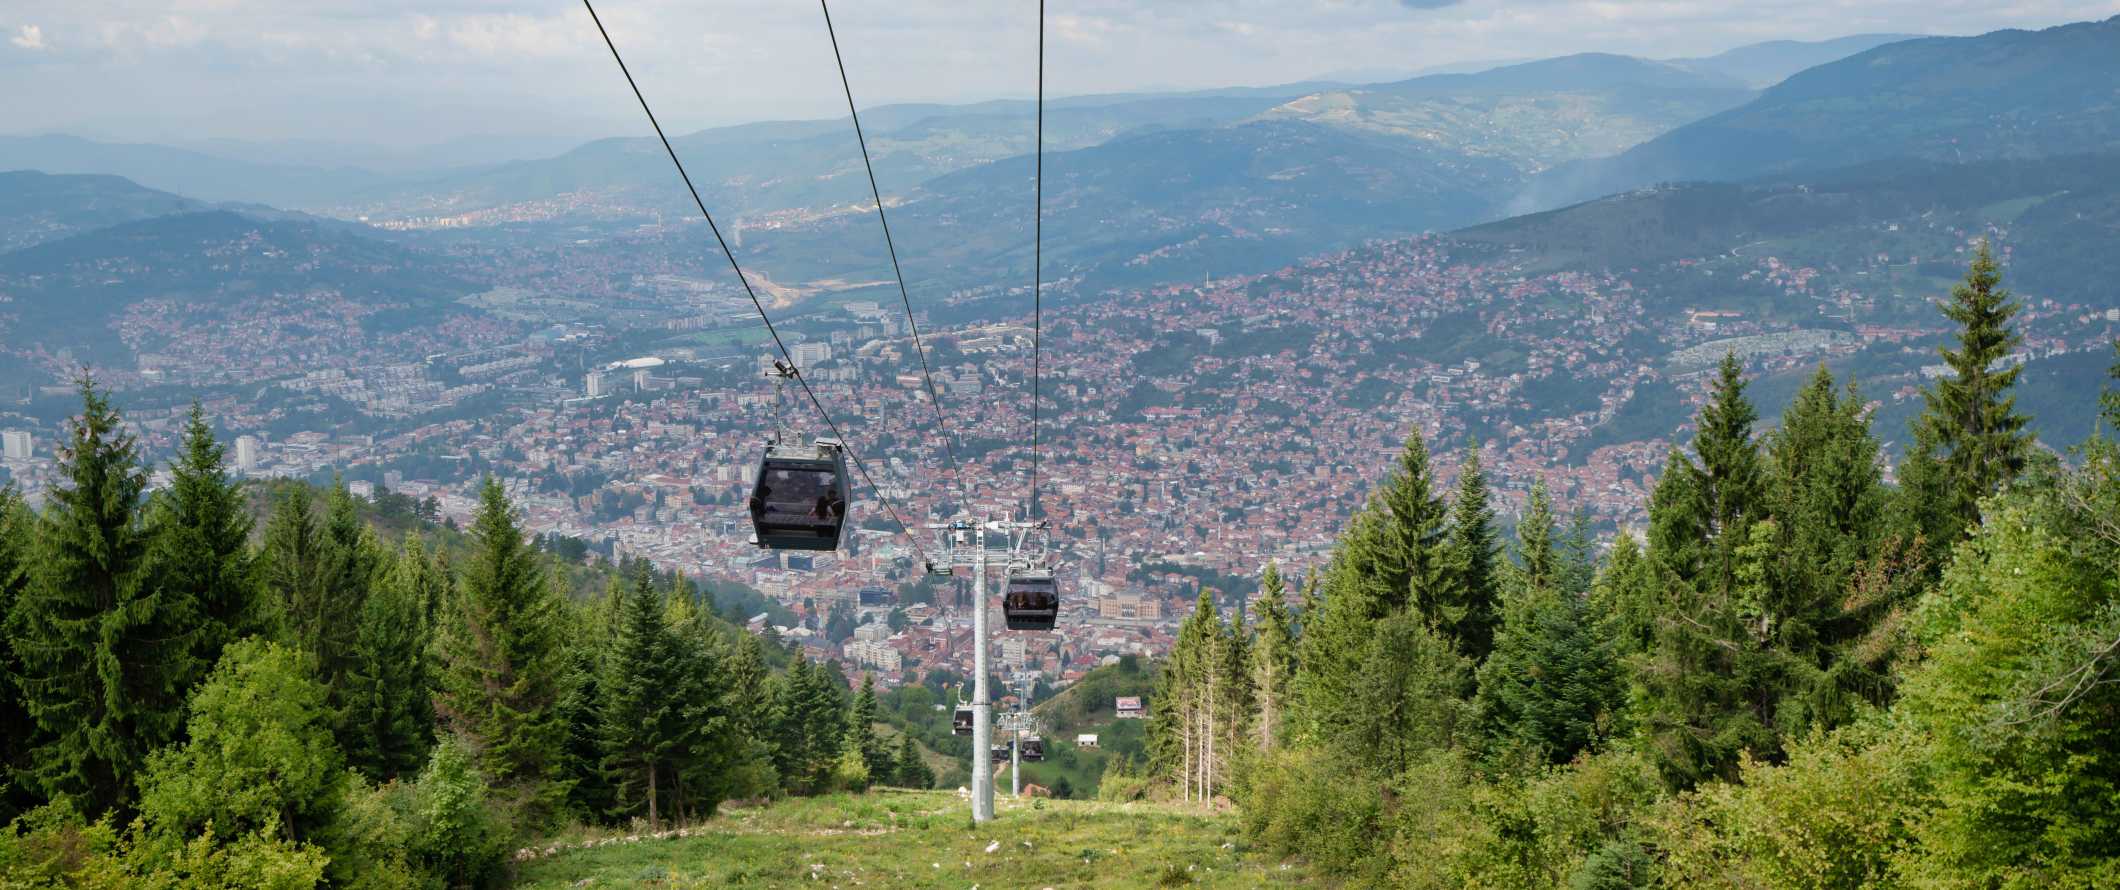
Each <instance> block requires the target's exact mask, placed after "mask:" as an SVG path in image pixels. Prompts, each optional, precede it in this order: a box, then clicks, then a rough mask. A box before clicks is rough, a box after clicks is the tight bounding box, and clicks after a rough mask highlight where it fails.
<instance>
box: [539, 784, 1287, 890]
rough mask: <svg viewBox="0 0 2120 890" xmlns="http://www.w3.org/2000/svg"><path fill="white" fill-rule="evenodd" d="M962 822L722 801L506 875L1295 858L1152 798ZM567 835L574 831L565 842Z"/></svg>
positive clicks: (1020, 871)
mask: <svg viewBox="0 0 2120 890" xmlns="http://www.w3.org/2000/svg"><path fill="white" fill-rule="evenodd" d="M995 809H996V814H995V819H994V821H993V822H991V823H988V824H987V825H984V826H980V827H978V828H976V829H975V828H973V826H972V821H971V816H970V812H969V809H968V807H967V804H966V802H965V800H964V799H963V798H961V797H959V796H958V795H957V794H956V793H955V792H948V791H923V792H912V791H875V792H871V793H868V794H862V795H831V796H826V797H817V798H806V799H797V800H787V801H781V802H778V803H774V804H771V805H768V806H763V807H744V808H737V809H727V810H725V811H724V812H723V813H722V814H721V815H719V816H716V817H715V818H714V819H712V820H710V821H708V822H707V823H705V824H704V825H700V826H694V827H692V828H690V829H688V830H687V832H686V833H687V834H688V835H689V836H688V837H670V838H664V839H656V838H647V837H641V838H639V839H637V840H627V839H624V838H619V839H613V840H610V841H609V842H608V843H603V844H601V845H595V846H591V847H589V848H587V849H571V850H562V851H560V852H558V853H554V854H551V855H548V856H543V857H541V858H538V859H535V860H532V861H528V862H524V863H522V864H521V865H520V871H519V873H518V881H517V886H519V887H531V888H576V887H723V886H745V887H784V886H804V887H842V888H845V887H953V888H969V887H974V886H977V887H985V888H1002V887H1010V888H1014V887H1030V888H1042V887H1053V888H1060V887H1178V886H1200V887H1257V886H1294V885H1301V884H1306V883H1308V881H1307V880H1306V875H1305V873H1304V871H1303V869H1302V868H1301V867H1300V866H1294V865H1288V866H1284V865H1283V864H1281V863H1278V862H1273V861H1268V860H1265V859H1263V858H1260V857H1255V856H1249V855H1246V853H1245V850H1244V845H1243V843H1242V839H1241V837H1240V836H1239V833H1238V830H1237V825H1236V820H1235V818H1234V817H1232V816H1228V815H1213V814H1207V813H1202V812H1198V811H1193V810H1187V809H1180V808H1174V807H1167V806H1161V805H1154V804H1141V803H1136V804H1112V803H1100V802H1094V801H1064V800H1062V801H1054V800H1042V801H1015V800H1010V799H1008V798H1007V797H1006V796H1003V797H1001V798H998V799H997V800H996V802H995ZM577 843H579V840H577Z"/></svg>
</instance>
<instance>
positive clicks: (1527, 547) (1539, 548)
mask: <svg viewBox="0 0 2120 890" xmlns="http://www.w3.org/2000/svg"><path fill="white" fill-rule="evenodd" d="M1516 559H1517V562H1518V563H1519V564H1520V565H1521V566H1522V567H1523V578H1522V583H1523V585H1524V587H1525V588H1526V589H1539V590H1556V589H1558V588H1559V586H1560V575H1561V553H1560V549H1559V548H1558V547H1556V546H1554V529H1553V501H1552V500H1551V499H1550V498H1548V497H1547V496H1546V481H1545V480H1543V479H1539V480H1535V481H1533V482H1532V483H1531V498H1530V500H1529V501H1527V502H1526V504H1525V506H1524V518H1523V519H1521V520H1518V521H1517V524H1516Z"/></svg>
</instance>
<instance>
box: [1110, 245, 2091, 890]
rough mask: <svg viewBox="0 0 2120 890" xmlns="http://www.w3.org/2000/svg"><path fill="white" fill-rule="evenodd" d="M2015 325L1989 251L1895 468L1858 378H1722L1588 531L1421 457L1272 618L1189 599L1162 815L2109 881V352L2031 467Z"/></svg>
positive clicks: (1458, 865)
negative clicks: (1619, 514) (1680, 442)
mask: <svg viewBox="0 0 2120 890" xmlns="http://www.w3.org/2000/svg"><path fill="white" fill-rule="evenodd" d="M2017 308H2018V307H2017V305H2016V303H2015V302H2013V300H2012V299H2011V298H2010V296H2009V294H2008V292H2007V291H2006V290H2004V289H2003V288H2002V287H2001V280H2000V270H1999V269H1998V268H1997V267H1996V265H1995V263H1994V262H1993V260H1992V258H1991V257H1990V256H1989V254H1988V252H1987V251H1986V249H1985V248H1984V247H1983V249H1982V250H1981V251H1980V252H1979V253H1978V255H1977V257H1976V259H1975V260H1974V261H1973V263H1972V265H1971V268H1970V270H1969V271H1968V272H1967V274H1966V277H1965V280H1964V281H1963V282H1962V283H1961V284H1960V285H1959V286H1958V288H1957V289H1956V290H1955V291H1954V293H1953V295H1952V299H1951V300H1950V301H1949V302H1948V303H1947V304H1946V305H1945V306H1944V314H1945V315H1946V317H1947V318H1948V319H1949V320H1950V321H1951V322H1952V323H1953V324H1954V325H1955V326H1956V327H1957V329H1958V333H1957V336H1956V338H1955V340H1954V341H1953V342H1952V343H1951V345H1949V346H1948V347H1946V349H1945V350H1944V355H1943V359H1944V361H1945V363H1946V365H1947V366H1948V368H1949V372H1948V374H1946V375H1945V376H1943V377H1941V378H1939V379H1937V380H1935V381H1934V382H1933V383H1932V384H1931V385H1930V387H1929V388H1928V390H1927V392H1926V393H1925V404H1926V406H1927V407H1926V410H1925V411H1924V412H1923V413H1922V415H1921V416H1920V417H1919V418H1918V419H1917V420H1916V421H1915V422H1914V424H1913V429H1912V430H1910V431H1909V433H1910V435H1911V438H1912V439H1913V441H1914V443H1915V444H1914V446H1913V447H1912V448H1911V449H1910V453H1909V454H1908V456H1907V457H1906V458H1905V459H1904V460H1902V461H1900V462H1899V463H1898V465H1897V467H1896V468H1895V470H1894V472H1893V473H1892V474H1891V475H1890V476H1889V477H1888V475H1887V474H1886V472H1885V466H1884V463H1883V461H1882V460H1881V459H1880V447H1879V442H1878V437H1879V436H1880V435H1883V434H1884V433H1883V432H1881V431H1877V430H1873V429H1872V418H1871V415H1870V413H1869V409H1868V407H1867V401H1866V398H1865V396H1864V395H1863V393H1862V391H1861V390H1860V389H1859V387H1858V385H1857V382H1855V381H1841V380H1836V379H1834V378H1833V376H1832V375H1831V374H1829V373H1828V372H1827V371H1826V370H1825V369H1824V368H1820V369H1819V371H1818V372H1817V373H1816V374H1815V376H1814V377H1813V378H1812V379H1811V381H1810V383H1809V384H1808V385H1807V386H1805V387H1804V388H1803V389H1802V390H1801V391H1800V392H1798V393H1797V394H1796V395H1795V396H1794V398H1793V399H1792V400H1791V402H1790V404H1789V405H1788V406H1787V407H1786V409H1784V410H1783V411H1782V413H1781V421H1780V424H1779V426H1778V427H1776V428H1773V429H1762V428H1760V427H1759V424H1758V422H1757V421H1758V418H1759V415H1760V409H1759V406H1756V405H1755V404H1754V403H1753V401H1752V399H1751V397H1750V396H1748V394H1747V381H1746V380H1745V378H1744V375H1743V373H1742V372H1741V370H1740V366H1739V365H1738V364H1737V363H1736V362H1735V361H1731V360H1725V361H1724V362H1723V364H1722V366H1721V368H1720V370H1719V372H1718V373H1717V374H1715V375H1714V377H1713V381H1712V392H1711V394H1710V398H1709V400H1708V402H1707V404H1706V405H1705V406H1704V407H1702V408H1701V409H1700V412H1699V414H1698V416H1697V417H1696V418H1695V435H1694V438H1693V441H1692V443H1691V445H1690V447H1687V448H1685V449H1682V450H1675V451H1673V452H1672V453H1671V455H1670V457H1669V459H1668V462H1667V464H1666V466H1665V469H1664V471H1663V473H1662V474H1661V476H1660V478H1659V479H1658V480H1657V484H1656V486H1655V490H1654V495H1653V497H1652V499H1651V502H1650V505H1649V519H1648V525H1647V528H1646V530H1645V532H1637V531H1634V530H1623V531H1622V533H1621V534H1620V535H1619V536H1618V537H1617V538H1616V539H1615V540H1614V541H1613V542H1612V543H1611V545H1610V546H1609V547H1602V546H1600V545H1599V544H1597V543H1596V542H1594V541H1593V539H1592V538H1591V536H1590V535H1589V534H1588V532H1587V530H1586V529H1585V527H1584V526H1583V525H1582V524H1581V523H1579V522H1571V521H1570V520H1569V519H1568V518H1567V511H1566V509H1565V508H1564V507H1563V506H1562V505H1558V504H1555V503H1554V502H1553V501H1552V499H1550V498H1549V497H1547V495H1546V493H1545V491H1544V490H1543V489H1542V488H1540V489H1535V490H1534V491H1533V492H1532V494H1531V498H1530V501H1529V506H1528V508H1527V509H1526V510H1525V512H1524V514H1523V515H1522V516H1520V517H1518V518H1517V519H1516V522H1515V523H1514V525H1515V532H1514V541H1511V542H1506V543H1505V542H1503V541H1501V540H1500V537H1501V531H1500V528H1499V520H1498V517H1497V516H1496V515H1495V513H1494V510H1493V509H1492V508H1491V507H1490V506H1489V503H1490V502H1489V493H1488V489H1487V484H1486V481H1485V479H1484V477H1483V474H1482V473H1481V470H1480V467H1479V465H1478V463H1477V459H1476V456H1475V455H1476V452H1470V453H1468V455H1467V457H1466V458H1465V459H1464V461H1463V463H1462V464H1461V466H1460V468H1459V473H1458V475H1457V481H1456V484H1455V490H1454V491H1453V492H1451V493H1448V494H1446V493H1444V492H1442V491H1439V490H1437V488H1436V484H1435V482H1434V481H1433V476H1434V474H1433V472H1432V469H1431V455H1430V452H1429V449H1428V446H1427V443H1425V442H1424V441H1422V439H1421V437H1420V436H1419V435H1415V436H1413V437H1412V438H1411V439H1409V440H1408V442H1407V445H1406V449H1405V452H1404V454H1403V455H1402V457H1401V459H1400V461H1399V464H1398V466H1397V468H1396V471H1395V472H1394V473H1392V475H1391V477H1390V478H1389V479H1387V480H1386V481H1385V482H1384V483H1383V485H1382V486H1381V487H1380V488H1379V489H1378V490H1377V491H1376V492H1374V493H1373V494H1372V496H1371V498H1370V500H1369V503H1368V505H1367V506H1366V507H1364V508H1363V509H1362V510H1361V511H1359V512H1358V513H1357V514H1356V515H1355V516H1354V518H1353V519H1352V520H1351V521H1350V523H1349V525H1348V526H1347V528H1346V531H1345V533H1344V535H1343V536H1342V538H1341V539H1340V542H1339V545H1338V549H1337V551H1336V553H1335V554H1334V556H1333V558H1332V560H1331V562H1330V563H1329V564H1328V565H1327V566H1325V567H1324V568H1323V569H1322V570H1321V571H1319V572H1317V573H1314V574H1313V575H1312V576H1311V577H1307V578H1305V579H1303V582H1302V584H1301V588H1300V590H1301V592H1300V595H1299V596H1298V597H1296V602H1295V603H1294V604H1291V603H1289V602H1288V596H1287V592H1286V589H1285V587H1284V585H1283V582H1282V579H1281V578H1280V577H1279V573H1278V572H1277V571H1276V569H1275V567H1273V566H1267V567H1266V589H1265V592H1264V595H1263V596H1262V598H1261V599H1260V600H1259V601H1258V603H1257V606H1256V611H1255V613H1254V614H1251V615H1247V614H1245V612H1244V611H1243V610H1238V611H1236V612H1234V613H1233V614H1230V615H1228V616H1227V617H1225V616H1224V615H1222V614H1221V613H1220V612H1219V611H1218V609H1217V608H1216V600H1215V598H1214V597H1212V596H1211V595H1209V594H1207V593H1204V592H1203V594H1202V596H1201V598H1200V601H1199V604H1198V607H1197V609H1196V611H1195V612H1194V614H1193V616H1192V617H1191V618H1190V619H1188V620H1187V621H1186V623H1185V626H1184V629H1183V631H1182V632H1181V634H1180V636H1179V639H1178V642H1177V645H1176V648H1175V649H1174V651H1173V652H1172V653H1171V655H1170V657H1169V659H1168V661H1167V662H1166V664H1165V665H1164V666H1163V668H1162V671H1161V673H1160V681H1159V683H1158V686H1157V691H1156V694H1155V698H1154V700H1153V701H1152V703H1151V710H1152V713H1153V722H1152V725H1151V735H1150V749H1151V751H1152V752H1153V754H1154V762H1153V764H1152V766H1153V770H1154V772H1153V773H1152V775H1151V777H1150V779H1151V785H1150V787H1149V789H1148V791H1147V793H1149V794H1150V795H1160V796H1164V797H1168V798H1171V799H1176V800H1193V801H1213V800H1218V799H1221V798H1223V797H1227V798H1229V799H1231V800H1233V801H1234V803H1235V805H1236V806H1237V807H1238V808H1239V810H1240V812H1241V814H1242V818H1243V821H1244V823H1245V825H1246V828H1247V835H1248V837H1249V839H1250V841H1251V842H1252V843H1254V844H1255V845H1257V846H1258V847H1259V848H1260V849H1262V850H1263V851H1265V852H1267V853H1269V854H1271V855H1276V856H1293V857H1299V858H1301V859H1304V860H1307V861H1308V862H1309V863H1310V864H1311V865H1313V866H1315V867H1317V868H1319V869H1321V870H1324V871H1328V872H1337V873H1340V874H1343V875H1345V876H1347V877H1349V878H1350V879H1351V880H1353V881H1354V882H1355V883H1358V884H1362V885H1371V884H1381V883H1390V884H1393V885H1398V886H1412V887H1466V886H1487V887H1571V888H1608V887H1610V888H1617V887H1641V886H1672V887H1697V886H1713V887H1887V886H1891V887H1899V886H1927V887H2104V886H2112V885H2114V883H2115V882H2116V881H2120V830H2116V828H2115V826H2120V684H2116V683H2115V682H2114V680H2113V677H2114V672H2115V669H2116V668H2120V526H2116V525H2115V522H2114V517H2115V516H2120V443H2116V442H2115V441H2114V439H2113V438H2112V435H2113V431H2114V430H2115V429H2116V428H2120V427H2116V425H2120V388H2116V387H2115V384H2120V364H2116V365H2115V366H2114V367H2113V369H2112V372H2111V373H2112V377H2113V378H2114V379H2112V380H2109V381H2108V388H2107V389H2106V390H2105V394H2104V396H2103V397H2102V398H2101V399H2099V400H2097V402H2096V403H2092V402H2089V401H2087V402H2086V403H2084V404H2082V405H2079V406H2076V408H2075V410H2079V411H2083V412H2086V413H2098V414H2101V415H2102V420H2101V424H2100V428H2101V430H2102V432H2101V433H2100V434H2099V435H2098V436H2096V437H2094V438H2093V439H2092V440H2091V441H2090V442H2089V443H2088V444H2086V445H2084V446H2082V447H2081V448H2079V449H2075V450H2073V451H2071V452H2070V453H2068V454H2065V455H2064V454H2056V453H2054V452H2052V451H2050V450H2047V449H2045V448H2044V447H2042V446H2041V445H2040V444H2039V443H2037V442H2036V441H2034V440H2033V438H2032V436H2031V435H2030V434H2029V433H2028V432H2027V431H2026V426H2025V424H2026V418H2025V416H2024V414H2023V412H2022V410H2021V409H2020V408H2019V407H2018V406H2017V405H2016V401H2015V397H2014V395H2013V390H2014V388H2015V386H2016V385H2017V377H2018V375H2019V373H2020V371H2021V369H2019V368H2010V367H2006V366H2005V364H2004V363H2002V362H2000V361H1998V360H1999V359H2000V358H2001V357H2002V356H2003V355H2004V354H2006V353H2007V352H2008V351H2009V350H2010V349H2012V348H2013V346H2014V344H2015V343H2016V342H2017V337H2016V335H2015V333H2014V332H2013V331H2012V327H2011V318H2012V316H2013V315H2014V314H2015V313H2016V312H2017ZM2116 351H2120V348H2116Z"/></svg>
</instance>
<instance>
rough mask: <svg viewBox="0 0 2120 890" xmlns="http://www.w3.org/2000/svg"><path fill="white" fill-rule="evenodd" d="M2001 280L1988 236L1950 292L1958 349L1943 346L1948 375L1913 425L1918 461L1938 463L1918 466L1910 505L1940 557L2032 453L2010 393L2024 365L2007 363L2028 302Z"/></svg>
mask: <svg viewBox="0 0 2120 890" xmlns="http://www.w3.org/2000/svg"><path fill="white" fill-rule="evenodd" d="M2001 283H2002V274H2001V272H2000V271H1999V269H1998V268H1997V266H1996V265H1995V257H1994V254H1993V253H1992V252H1991V251H1990V249H1989V247H1988V243H1987V242H1986V241H1985V240H1983V241H1981V242H1980V246H1979V247H1978V248H1977V249H1976V251H1975V252H1974V254H1973V262H1972V264H1971V266H1969V267H1968V268H1967V270H1966V275H1965V280H1964V281H1963V282H1960V283H1959V284H1958V285H1957V286H1956V287H1953V288H1952V289H1951V302H1950V304H1949V305H1946V306H1944V307H1943V314H1944V316H1945V317H1947V318H1949V319H1950V320H1951V321H1953V322H1956V323H1957V324H1958V348H1956V349H1951V348H1949V347H1945V348H1943V349H1941V350H1940V351H1941V353H1942V355H1943V361H1944V364H1945V365H1946V366H1948V367H1949V368H1950V375H1949V376H1947V377H1944V378H1943V379H1941V380H1938V381H1936V383H1935V385H1933V386H1931V387H1929V388H1928V389H1927V390H1926V391H1924V392H1923V393H1922V400H1923V403H1924V408H1923V411H1922V414H1921V417H1920V419H1919V420H1917V421H1916V422H1915V423H1916V430H1915V432H1916V435H1915V452H1916V454H1918V455H1919V457H1918V458H1915V460H1916V461H1917V462H1920V463H1931V462H1932V463H1933V464H1934V467H1933V469H1931V468H1929V467H1926V466H1924V467H1920V468H1918V469H1916V470H1915V471H1914V473H1913V475H1914V477H1915V479H1914V481H1915V482H1918V483H1920V484H1919V486H1918V487H1916V486H1909V487H1908V492H1909V495H1910V496H1911V497H1913V498H1914V499H1915V505H1914V506H1912V507H1911V508H1910V509H1911V511H1912V512H1913V514H1914V515H1915V516H1917V517H1919V518H1920V519H1922V520H1923V521H1926V522H1929V523H1933V525H1932V526H1930V527H1926V528H1923V529H1922V532H1923V533H1924V535H1925V537H1927V538H1928V539H1929V541H1930V542H1931V544H1932V546H1934V547H1936V548H1937V549H1936V550H1935V551H1933V552H1934V554H1935V555H1938V556H1940V555H1941V554H1942V553H1945V552H1947V551H1948V548H1949V546H1950V545H1951V544H1953V543H1955V542H1956V541H1957V540H1958V539H1959V538H1960V537H1962V536H1963V535H1964V534H1965V530H1966V529H1967V528H1968V527H1969V526H1971V525H1972V524H1973V523H1974V522H1977V521H1978V520H1979V517H1980V499H1981V498H1984V497H1987V496H1988V495H1990V494H1994V493H1995V492H1996V491H1997V490H1999V489H2000V488H2001V487H2002V486H2004V485H2006V484H2008V483H2009V482H2010V481H2011V480H2013V479H2015V478H2016V477H2017V475H2018V474H2019V473H2022V472H2023V471H2024V467H2025V461H2026V460H2027V459H2028V458H2029V457H2030V456H2031V450H2032V435H2031V433H2029V432H2028V431H2026V429H2025V424H2026V423H2027V422H2028V421H2029V418H2028V417H2026V416H2025V415H2023V414H2020V413H2018V412H2017V397H2016V396H2015V395H2012V394H2011V392H2010V391H2011V390H2012V389H2013V388H2015V387H2016V385H2017V378H2018V376H2019V375H2021V374H2023V372H2024V369H2023V368H2022V367H2021V366H2011V367H2006V368H2005V367H2001V365H2002V364H2003V363H2004V361H2005V359H2006V358H2007V357H2008V356H2009V352H2010V350H2011V349H2013V348H2015V347H2016V346H2017V345H2018V344H2019V343H2021V342H2023V338H2022V337H2021V336H2019V335H2018V334H2017V332H2016V331H2015V330H2014V329H2012V328H2011V327H2010V319H2011V318H2012V317H2014V316H2016V314H2017V312H2018V310H2020V309H2022V308H2023V306H2022V305H2021V304H2019V303H2016V302H2014V301H2012V300H2011V298H2010V292H2009V291H2007V290H2003V289H2001V288H2000V287H1998V285H2000V284H2001ZM1902 475H1905V474H1902ZM1935 561H1936V562H1938V563H1939V564H1940V562H1941V560H1940V559H1939V560H1935Z"/></svg>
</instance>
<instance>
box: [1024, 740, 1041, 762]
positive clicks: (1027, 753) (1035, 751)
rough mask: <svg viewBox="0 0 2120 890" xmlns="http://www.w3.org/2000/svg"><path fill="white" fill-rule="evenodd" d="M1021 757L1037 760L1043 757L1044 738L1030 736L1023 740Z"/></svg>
mask: <svg viewBox="0 0 2120 890" xmlns="http://www.w3.org/2000/svg"><path fill="white" fill-rule="evenodd" d="M1023 759H1025V760H1030V761H1039V760H1044V759H1045V740H1044V739H1041V738H1039V737H1037V736H1031V737H1029V738H1026V739H1024V740H1023Z"/></svg>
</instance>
